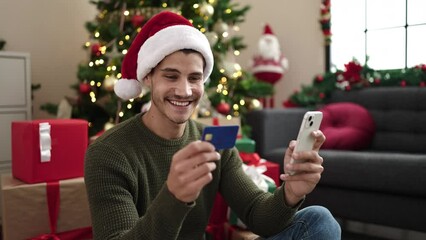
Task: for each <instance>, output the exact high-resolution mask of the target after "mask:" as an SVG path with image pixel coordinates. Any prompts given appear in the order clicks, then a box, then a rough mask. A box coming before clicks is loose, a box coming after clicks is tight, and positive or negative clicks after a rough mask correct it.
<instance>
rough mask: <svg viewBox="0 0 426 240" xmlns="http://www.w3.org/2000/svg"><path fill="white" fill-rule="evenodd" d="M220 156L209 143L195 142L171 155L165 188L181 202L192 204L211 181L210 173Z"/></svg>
mask: <svg viewBox="0 0 426 240" xmlns="http://www.w3.org/2000/svg"><path fill="white" fill-rule="evenodd" d="M217 160H220V154H219V153H218V152H216V151H215V148H214V146H213V145H212V144H211V143H209V142H204V141H195V142H192V143H190V144H188V145H187V146H186V147H184V148H182V149H181V150H179V151H178V152H177V153H175V155H173V158H172V163H171V166H170V171H169V175H168V177H167V183H166V184H167V187H168V189H169V191H170V192H171V193H172V194H173V195H174V196H175V197H176V198H177V199H178V200H180V201H182V202H186V203H189V202H193V201H195V200H196V199H197V198H198V196H199V195H200V192H201V189H203V187H204V186H205V185H207V184H208V183H209V182H211V180H212V179H213V176H212V173H211V172H212V171H213V170H215V169H216V163H215V162H213V161H217Z"/></svg>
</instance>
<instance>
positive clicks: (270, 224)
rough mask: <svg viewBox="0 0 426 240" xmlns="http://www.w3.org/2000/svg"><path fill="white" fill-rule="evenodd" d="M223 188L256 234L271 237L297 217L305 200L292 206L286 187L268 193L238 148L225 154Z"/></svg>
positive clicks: (234, 206) (222, 190) (228, 198)
mask: <svg viewBox="0 0 426 240" xmlns="http://www.w3.org/2000/svg"><path fill="white" fill-rule="evenodd" d="M221 162H222V163H223V164H224V166H222V175H221V182H222V184H221V187H220V191H221V193H222V195H223V196H224V198H225V200H226V201H227V203H228V204H229V206H230V207H231V208H232V209H233V210H234V211H235V212H236V214H237V215H238V217H239V218H240V219H241V220H242V221H243V222H244V223H245V224H246V225H247V226H248V228H249V229H250V230H251V231H253V232H254V233H256V234H259V235H261V236H264V237H267V236H271V235H275V234H277V233H279V232H281V231H282V230H284V228H285V227H287V226H288V225H289V224H290V223H291V221H292V220H293V217H294V214H295V213H296V211H297V209H298V208H299V207H300V205H301V204H302V201H301V202H300V203H299V204H298V205H297V206H295V207H288V206H287V205H286V204H285V200H284V187H283V186H281V187H278V188H277V189H276V190H275V192H274V193H269V192H267V193H265V192H263V191H262V190H260V189H259V188H258V187H257V186H256V185H255V184H254V182H253V181H252V180H251V179H250V178H249V177H248V176H247V175H246V174H245V173H244V171H243V169H242V161H241V159H240V158H239V154H238V151H237V150H236V149H233V150H232V151H225V152H224V153H223V154H222V160H221Z"/></svg>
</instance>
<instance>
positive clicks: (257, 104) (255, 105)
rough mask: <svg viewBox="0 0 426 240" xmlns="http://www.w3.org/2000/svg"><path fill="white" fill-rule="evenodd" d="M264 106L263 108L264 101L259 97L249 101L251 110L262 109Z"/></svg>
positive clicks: (248, 107)
mask: <svg viewBox="0 0 426 240" xmlns="http://www.w3.org/2000/svg"><path fill="white" fill-rule="evenodd" d="M262 108H263V107H262V103H261V102H260V101H259V100H258V99H256V98H253V99H251V100H249V101H248V105H247V109H248V110H250V111H253V110H261V109H262Z"/></svg>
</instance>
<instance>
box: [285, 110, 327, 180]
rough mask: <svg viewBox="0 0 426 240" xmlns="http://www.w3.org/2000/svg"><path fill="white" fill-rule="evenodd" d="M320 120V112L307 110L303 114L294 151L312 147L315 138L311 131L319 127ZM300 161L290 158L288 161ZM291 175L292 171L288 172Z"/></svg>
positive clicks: (309, 149)
mask: <svg viewBox="0 0 426 240" xmlns="http://www.w3.org/2000/svg"><path fill="white" fill-rule="evenodd" d="M321 121H322V112H320V111H308V112H306V113H305V115H304V116H303V120H302V123H301V124H300V129H299V134H298V135H297V143H296V146H295V148H294V151H295V152H302V151H311V150H312V149H313V147H314V143H315V138H314V137H313V136H312V132H313V131H315V130H318V129H319V128H320V125H321ZM295 162H296V163H300V162H302V161H295V160H294V159H291V161H290V163H295ZM289 174H290V175H293V174H294V172H289Z"/></svg>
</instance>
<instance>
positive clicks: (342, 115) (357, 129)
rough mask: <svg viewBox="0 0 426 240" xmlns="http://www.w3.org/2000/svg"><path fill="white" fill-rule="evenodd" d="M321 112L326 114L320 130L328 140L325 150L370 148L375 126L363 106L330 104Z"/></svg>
mask: <svg viewBox="0 0 426 240" xmlns="http://www.w3.org/2000/svg"><path fill="white" fill-rule="evenodd" d="M320 111H321V112H322V113H323V114H324V116H323V120H322V123H321V127H320V129H321V131H322V132H323V133H324V135H325V136H326V138H327V139H326V141H325V142H324V144H323V146H322V148H323V149H340V150H359V149H365V148H367V147H369V146H370V143H371V140H372V139H373V136H374V132H375V124H374V121H373V118H372V117H371V115H370V113H369V112H368V110H367V109H365V108H364V107H363V106H361V105H359V104H356V103H350V102H341V103H330V104H327V105H325V106H324V107H323V108H321V109H320Z"/></svg>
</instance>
